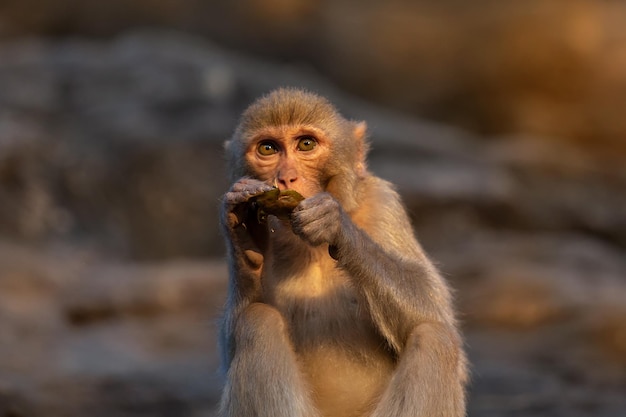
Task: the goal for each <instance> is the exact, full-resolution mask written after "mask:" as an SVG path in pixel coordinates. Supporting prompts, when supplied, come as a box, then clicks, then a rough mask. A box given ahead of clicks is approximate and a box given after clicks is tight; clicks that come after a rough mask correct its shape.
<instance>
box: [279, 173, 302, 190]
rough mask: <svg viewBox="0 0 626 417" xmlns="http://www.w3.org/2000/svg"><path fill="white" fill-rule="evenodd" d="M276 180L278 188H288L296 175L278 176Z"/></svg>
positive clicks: (296, 178)
mask: <svg viewBox="0 0 626 417" xmlns="http://www.w3.org/2000/svg"><path fill="white" fill-rule="evenodd" d="M277 180H278V188H279V189H281V190H288V189H289V188H290V187H291V186H292V185H293V183H294V182H296V181H297V180H298V177H297V176H296V175H288V176H278V178H277Z"/></svg>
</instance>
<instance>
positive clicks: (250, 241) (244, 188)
mask: <svg viewBox="0 0 626 417" xmlns="http://www.w3.org/2000/svg"><path fill="white" fill-rule="evenodd" d="M271 189H272V186H270V185H267V184H266V183H264V182H261V181H258V180H255V179H251V178H242V179H241V180H239V181H237V182H236V183H235V184H233V186H232V187H231V189H230V190H229V191H228V192H227V193H226V194H225V195H224V198H223V201H222V210H221V216H220V223H221V226H222V230H223V232H224V235H225V237H226V245H227V248H226V249H227V257H228V269H229V271H228V272H229V287H228V300H227V302H226V309H225V311H224V316H223V318H222V323H221V329H220V349H221V354H222V358H223V363H226V364H229V363H230V361H231V359H232V355H233V349H234V346H233V328H234V324H235V321H236V320H237V317H239V315H240V313H241V312H242V311H243V310H244V309H245V308H246V307H247V306H248V305H249V304H251V303H253V302H255V301H259V299H260V296H261V287H260V279H261V269H262V267H263V255H262V248H263V245H264V244H265V240H266V239H267V230H266V229H267V227H266V225H262V224H259V222H258V221H257V219H256V213H254V212H253V211H251V210H249V204H248V200H249V199H250V198H252V197H254V196H256V195H259V194H261V193H263V192H266V191H268V190H271Z"/></svg>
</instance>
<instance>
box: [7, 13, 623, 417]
mask: <svg viewBox="0 0 626 417" xmlns="http://www.w3.org/2000/svg"><path fill="white" fill-rule="evenodd" d="M294 7H295V6H294ZM305 11H306V10H305V9H297V8H296V9H294V10H292V11H291V12H290V13H294V14H295V15H299V14H300V13H305ZM279 85H296V86H303V87H306V88H310V89H312V90H314V91H317V92H319V93H321V94H323V95H326V96H328V97H329V98H330V99H331V100H332V101H334V102H335V103H336V104H337V105H338V107H339V108H340V109H341V110H342V112H343V113H344V114H345V115H346V116H347V117H350V118H354V119H361V120H366V121H367V123H368V126H369V128H370V133H371V141H372V147H373V150H372V153H371V158H370V162H371V163H370V166H371V169H372V170H373V171H374V172H376V173H378V174H379V175H381V176H382V177H384V178H386V179H389V180H391V181H393V182H394V183H395V184H397V186H398V189H399V191H400V193H401V194H402V195H403V197H404V200H405V202H406V204H407V206H408V208H409V212H410V214H411V216H412V218H413V221H414V224H415V226H416V230H417V232H418V236H419V237H420V240H421V241H422V243H423V244H424V246H425V247H426V249H427V250H428V252H429V253H430V254H431V255H432V256H433V258H434V259H435V260H436V262H437V263H438V264H439V266H440V269H441V270H442V271H443V273H444V274H445V276H446V277H448V278H449V280H450V282H451V283H452V284H453V286H454V287H455V289H456V294H457V305H458V306H459V313H460V314H459V316H460V319H461V321H462V322H463V323H464V326H465V328H466V331H465V334H466V336H467V340H468V349H469V352H470V357H471V360H472V363H473V364H474V365H473V366H474V372H473V374H474V376H473V381H472V387H471V397H470V415H472V416H480V417H486V416H496V415H511V416H513V415H514V416H524V417H530V416H533V417H536V416H539V415H545V416H551V417H554V416H568V417H570V416H591V415H593V416H598V417H609V416H618V415H622V414H623V412H624V410H626V402H625V401H626V400H625V399H624V398H623V392H624V389H626V371H625V369H624V355H626V347H625V346H626V344H625V342H624V335H625V334H626V325H625V323H626V316H625V313H626V311H625V310H624V303H623V300H624V299H626V261H625V259H626V258H625V257H624V253H625V252H624V251H625V247H626V217H625V216H624V213H625V212H626V192H625V191H626V171H625V170H624V168H623V166H621V165H619V164H618V165H616V164H613V163H611V161H609V160H607V159H606V158H605V156H604V155H599V154H596V153H594V152H587V151H584V150H581V148H580V147H577V146H575V145H573V144H570V143H566V142H558V141H550V140H545V139H544V138H542V137H538V136H535V137H533V136H521V135H519V136H507V137H502V138H501V140H497V141H484V140H481V139H480V138H478V137H475V136H473V135H471V134H468V133H467V132H464V131H462V130H459V129H458V128H454V127H449V126H445V125H439V124H433V123H426V122H423V121H419V120H415V119H411V118H409V117H404V116H400V115H398V114H396V113H393V112H390V111H388V110H384V109H382V108H379V107H376V106H372V105H369V104H367V103H364V102H363V101H360V100H357V99H355V98H354V97H351V96H349V95H346V94H344V93H341V92H339V91H338V90H337V89H335V88H333V86H332V85H330V84H329V83H327V82H325V81H324V80H323V79H322V78H320V77H318V76H316V75H315V74H313V73H311V72H310V71H308V70H306V69H303V68H296V67H286V66H276V65H269V64H267V63H264V62H261V61H258V60H255V59H251V58H246V57H243V56H240V55H237V54H234V53H232V52H228V51H226V50H223V49H219V48H217V47H215V46H214V45H213V44H211V43H208V42H206V41H203V40H200V39H198V38H194V37H190V36H182V35H180V34H174V33H156V32H149V33H148V32H145V33H135V34H127V35H125V36H121V37H118V38H115V39H112V40H100V41H85V40H77V39H74V40H56V41H54V40H43V39H31V40H16V41H11V42H4V43H3V44H1V45H0V328H1V329H2V331H1V332H0V414H2V413H4V415H13V416H29V417H33V416H34V417H36V416H46V417H55V416H71V417H73V416H84V415H95V416H99V415H102V416H105V415H106V416H138V415H157V416H209V415H212V412H213V410H214V408H215V406H216V402H217V398H218V395H219V386H220V382H219V378H218V377H217V357H216V349H215V330H216V327H215V320H214V318H215V317H216V316H217V314H219V310H220V307H221V305H222V303H223V299H224V292H225V283H226V276H225V275H226V268H225V265H223V263H221V262H216V261H209V260H207V258H208V257H211V256H216V255H221V254H222V252H223V249H222V248H223V244H222V240H221V237H220V235H219V231H218V227H217V207H218V204H219V198H220V195H221V194H222V193H223V192H224V191H225V190H226V188H227V187H228V184H227V180H226V177H225V173H224V170H225V167H224V166H223V161H222V159H221V158H222V142H223V141H224V139H226V138H227V137H228V136H229V135H230V132H231V130H232V129H233V127H234V125H235V124H236V119H237V117H238V115H239V113H240V112H241V110H242V109H243V108H244V107H245V106H246V105H247V104H248V103H250V102H251V101H252V100H253V99H254V98H256V97H258V96H259V95H261V94H263V93H265V92H267V91H268V90H270V89H271V88H274V87H277V86H279Z"/></svg>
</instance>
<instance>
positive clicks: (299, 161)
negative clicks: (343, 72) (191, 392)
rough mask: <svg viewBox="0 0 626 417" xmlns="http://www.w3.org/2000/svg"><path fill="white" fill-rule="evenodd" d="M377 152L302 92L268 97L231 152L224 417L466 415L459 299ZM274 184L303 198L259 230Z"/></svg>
mask: <svg viewBox="0 0 626 417" xmlns="http://www.w3.org/2000/svg"><path fill="white" fill-rule="evenodd" d="M368 151H369V140H368V138H367V125H366V123H365V122H361V121H359V122H357V121H352V120H348V119H346V118H344V117H343V116H342V115H341V114H340V113H339V111H338V110H337V109H336V108H335V106H334V105H333V104H331V102H330V101H328V100H327V99H326V98H324V97H322V96H320V95H318V94H316V93H313V92H310V91H307V90H303V89H298V88H279V89H277V90H274V91H272V92H270V93H268V94H267V95H265V96H262V97H261V98H259V99H257V100H256V101H255V102H253V103H252V104H251V105H250V106H249V107H248V108H247V109H246V110H245V111H244V112H243V113H242V115H241V118H240V120H239V124H238V126H237V127H236V128H235V130H234V133H233V135H232V137H231V138H230V139H229V140H227V141H226V142H225V155H226V160H227V162H228V166H229V168H230V179H231V181H232V183H233V184H232V186H231V188H230V189H229V190H228V191H227V192H226V193H225V194H224V196H223V198H222V200H221V204H222V207H221V215H220V223H221V227H222V230H223V234H224V236H225V241H226V249H227V258H228V266H229V268H228V269H229V285H228V295H227V300H226V307H225V309H224V314H223V317H222V319H221V326H220V334H219V346H220V354H221V361H222V368H223V373H224V376H225V384H224V388H223V392H222V397H221V401H220V405H219V415H220V416H221V417H335V416H337V417H339V416H341V417H357V416H359V417H360V416H363V417H364V416H367V417H408V416H411V417H413V416H416V417H461V416H464V415H465V406H466V405H465V401H466V399H465V386H466V384H467V379H468V371H467V359H466V356H465V352H464V348H463V341H462V338H461V335H460V331H459V326H458V324H457V320H456V318H455V313H454V311H453V307H452V295H451V289H450V288H449V286H448V285H447V283H446V282H445V280H444V279H443V278H442V276H441V275H440V273H439V272H438V270H437V269H436V268H435V266H434V265H433V263H432V262H431V261H430V260H429V258H428V257H427V255H426V254H425V251H424V250H423V249H422V247H421V245H420V244H419V243H418V241H417V239H416V237H415V235H414V232H413V228H412V225H411V222H410V219H409V216H408V213H407V211H406V209H405V208H404V205H403V203H402V201H401V199H400V197H399V194H398V193H397V191H396V190H395V188H394V186H393V185H392V184H391V183H389V182H387V181H386V180H383V179H381V178H379V177H377V176H375V175H374V174H372V173H371V172H370V171H369V169H368V167H367V162H366V159H367V153H368ZM275 187H278V188H279V189H280V190H293V191H296V192H298V193H300V194H301V195H302V196H303V197H304V200H302V201H300V202H299V203H298V205H297V206H296V207H295V209H293V211H292V212H291V213H290V214H289V215H288V216H286V217H285V218H278V217H276V216H272V215H269V216H266V217H265V218H263V219H260V218H259V216H258V214H257V212H256V211H257V210H258V208H257V207H256V205H255V203H254V200H255V197H258V196H259V195H261V194H263V193H265V192H268V191H270V190H273V189H275Z"/></svg>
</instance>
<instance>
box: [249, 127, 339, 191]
mask: <svg viewBox="0 0 626 417" xmlns="http://www.w3.org/2000/svg"><path fill="white" fill-rule="evenodd" d="M329 145H330V142H329V140H328V139H327V138H326V136H325V135H324V133H323V132H322V131H321V130H319V129H317V128H315V127H312V126H311V127H308V126H277V127H267V128H265V129H263V130H262V131H259V132H256V133H255V134H254V135H253V136H252V138H251V139H250V141H249V144H248V147H247V149H246V154H245V159H246V165H247V167H248V170H249V171H250V174H251V175H252V176H253V177H255V178H258V179H259V180H261V181H266V182H267V183H269V184H273V185H275V186H277V187H278V188H279V189H280V190H295V191H297V192H299V193H300V194H302V195H303V196H304V197H311V196H313V195H315V194H317V193H319V192H321V191H324V185H323V184H324V183H325V181H326V179H325V178H324V177H325V175H324V173H325V169H324V166H325V165H326V163H325V162H326V160H327V159H328V155H329Z"/></svg>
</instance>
